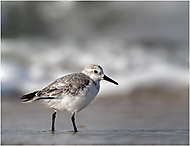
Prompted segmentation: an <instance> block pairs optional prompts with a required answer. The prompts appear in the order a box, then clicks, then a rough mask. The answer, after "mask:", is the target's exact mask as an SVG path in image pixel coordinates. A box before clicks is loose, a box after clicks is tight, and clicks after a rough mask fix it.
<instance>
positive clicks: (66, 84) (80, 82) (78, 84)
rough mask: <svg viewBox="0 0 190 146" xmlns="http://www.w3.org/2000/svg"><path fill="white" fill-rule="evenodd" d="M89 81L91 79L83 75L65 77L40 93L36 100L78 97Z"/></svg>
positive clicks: (37, 94)
mask: <svg viewBox="0 0 190 146" xmlns="http://www.w3.org/2000/svg"><path fill="white" fill-rule="evenodd" d="M89 80H91V79H90V78H89V77H88V76H86V75H85V74H82V73H78V74H70V75H67V76H64V77H62V78H59V79H57V80H55V81H54V82H53V83H51V84H50V85H48V86H47V87H45V88H43V89H42V90H40V91H38V92H37V93H36V99H35V100H40V99H55V98H56V99H57V98H59V97H60V96H61V95H62V94H64V95H70V96H76V95H78V94H80V91H81V90H83V88H84V87H86V86H87V85H88V84H89Z"/></svg>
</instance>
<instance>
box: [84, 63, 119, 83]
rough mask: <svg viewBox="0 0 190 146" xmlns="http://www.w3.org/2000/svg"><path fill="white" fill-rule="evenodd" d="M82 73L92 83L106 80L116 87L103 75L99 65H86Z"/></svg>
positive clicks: (112, 81)
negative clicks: (91, 80) (92, 81)
mask: <svg viewBox="0 0 190 146" xmlns="http://www.w3.org/2000/svg"><path fill="white" fill-rule="evenodd" d="M82 73H84V74H85V75H87V76H89V77H90V78H91V79H93V80H94V81H100V80H106V81H109V82H111V83H114V84H116V85H118V83H117V82H116V81H114V80H112V79H111V78H109V77H108V76H106V75H105V74H104V71H103V69H102V67H101V66H100V65H95V64H91V65H87V66H85V68H84V69H83V71H82Z"/></svg>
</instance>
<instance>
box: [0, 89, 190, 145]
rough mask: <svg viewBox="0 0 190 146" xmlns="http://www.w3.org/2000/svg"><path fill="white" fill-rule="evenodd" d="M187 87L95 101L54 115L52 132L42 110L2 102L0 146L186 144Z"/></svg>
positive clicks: (47, 115)
mask: <svg viewBox="0 0 190 146" xmlns="http://www.w3.org/2000/svg"><path fill="white" fill-rule="evenodd" d="M187 91H188V89H186V88H182V89H175V90H168V89H164V88H162V87H159V88H158V87H156V88H153V87H146V88H139V89H138V88H136V89H135V90H134V91H131V92H130V93H124V92H123V93H122V94H115V95H113V94H112V95H105V96H104V97H98V98H96V100H95V101H93V102H92V104H90V105H89V106H88V107H87V108H85V109H84V110H82V111H81V112H80V113H78V114H77V117H76V123H77V126H78V128H79V132H78V133H76V134H73V133H72V132H71V130H72V125H71V121H70V114H69V113H66V112H58V116H57V119H56V131H55V133H54V134H52V133H51V132H50V131H48V130H49V129H50V124H51V113H52V111H51V110H49V109H46V108H45V107H44V106H42V105H40V104H37V103H32V104H22V103H20V102H19V100H16V101H12V102H11V101H8V100H3V101H2V144H187V143H188V92H187Z"/></svg>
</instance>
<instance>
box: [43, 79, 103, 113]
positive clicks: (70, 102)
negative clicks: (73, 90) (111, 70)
mask: <svg viewBox="0 0 190 146" xmlns="http://www.w3.org/2000/svg"><path fill="white" fill-rule="evenodd" d="M99 87H100V85H99V82H96V84H94V82H93V81H90V83H89V85H88V86H87V87H85V88H84V89H83V90H82V91H81V92H80V94H79V95H80V96H68V95H64V94H63V95H61V96H62V97H61V99H51V100H48V101H45V102H44V103H45V104H46V105H47V106H48V107H49V108H53V109H56V110H60V111H63V110H67V111H70V112H79V111H80V110H82V109H83V108H84V107H86V106H87V105H88V104H89V103H90V102H91V101H92V100H93V99H94V98H95V97H96V95H97V93H98V92H99Z"/></svg>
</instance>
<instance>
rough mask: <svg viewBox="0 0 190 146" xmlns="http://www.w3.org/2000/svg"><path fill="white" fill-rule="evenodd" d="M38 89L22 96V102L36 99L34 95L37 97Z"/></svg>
mask: <svg viewBox="0 0 190 146" xmlns="http://www.w3.org/2000/svg"><path fill="white" fill-rule="evenodd" d="M37 92H38V91H35V92H32V93H29V94H26V95H24V96H22V97H21V102H22V103H27V102H32V101H34V99H35V98H34V97H36V93H37Z"/></svg>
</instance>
